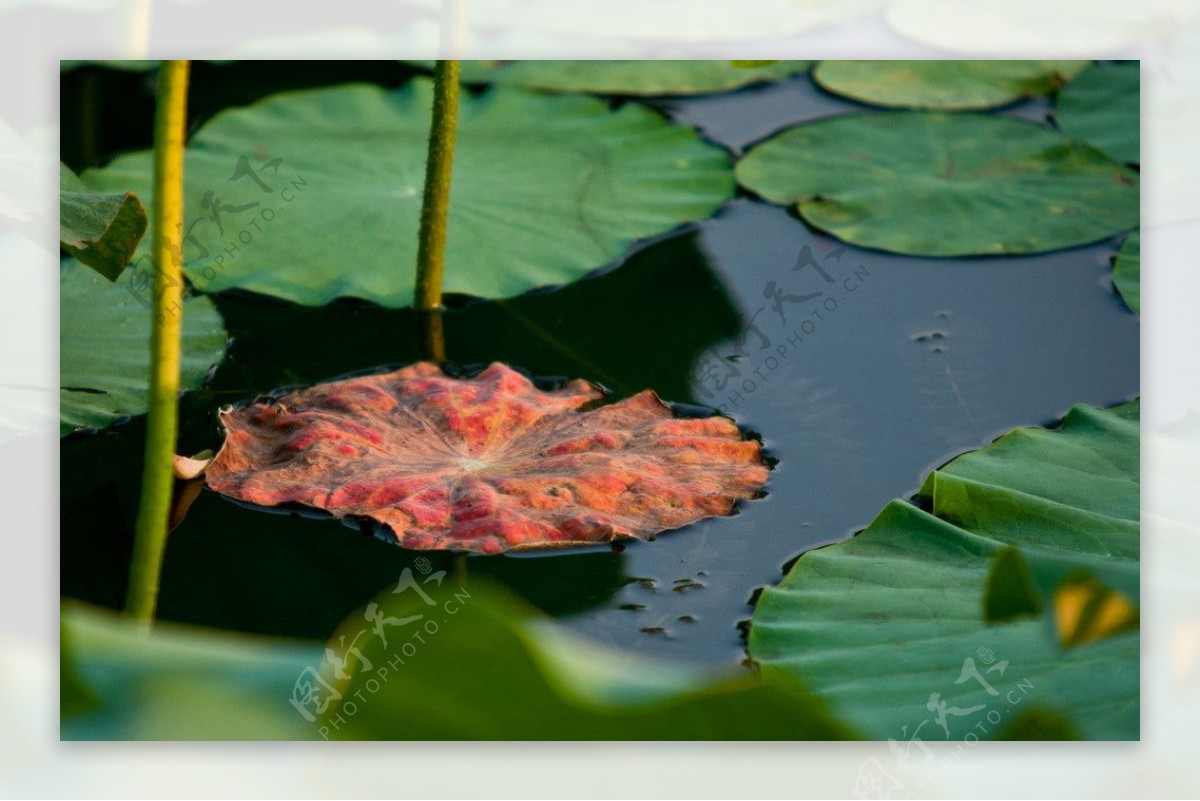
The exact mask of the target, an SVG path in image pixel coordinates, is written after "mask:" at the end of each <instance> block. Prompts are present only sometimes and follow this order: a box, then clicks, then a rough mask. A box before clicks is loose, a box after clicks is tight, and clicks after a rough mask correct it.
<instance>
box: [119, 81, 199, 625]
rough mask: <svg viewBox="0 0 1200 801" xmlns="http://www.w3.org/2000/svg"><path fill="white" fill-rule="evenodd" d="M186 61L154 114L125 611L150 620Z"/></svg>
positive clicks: (169, 481) (175, 317)
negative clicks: (146, 353)
mask: <svg viewBox="0 0 1200 801" xmlns="http://www.w3.org/2000/svg"><path fill="white" fill-rule="evenodd" d="M187 87H188V62H186V61H166V62H164V63H163V65H162V67H161V69H160V71H159V75H158V100H157V105H156V109H155V113H154V190H153V191H154V197H153V208H152V209H151V217H150V220H151V223H150V234H151V236H152V237H153V239H152V256H153V259H154V261H153V264H154V266H155V270H154V303H153V313H152V315H151V322H150V395H149V413H148V415H147V418H146V458H145V464H144V467H143V472H142V496H141V503H140V504H139V506H138V517H137V529H136V534H135V539H134V545H133V563H132V565H131V567H130V573H129V591H128V594H127V596H126V603H125V606H126V610H127V611H128V612H129V614H131V615H133V617H134V618H135V619H137V620H139V621H142V622H145V623H147V624H149V623H150V622H151V621H153V619H154V610H155V607H156V605H157V603H158V583H159V576H160V574H161V573H162V561H163V550H164V548H165V547H166V543H167V520H168V518H169V516H170V513H171V492H172V490H173V488H174V481H175V477H174V475H173V472H172V469H171V460H172V457H173V456H174V453H175V437H176V429H177V427H178V420H179V357H180V350H181V343H180V334H181V332H182V329H183V291H182V290H183V264H182V259H183V250H182V245H183V243H182V242H181V241H180V239H179V232H180V231H181V230H182V227H183V149H184V139H185V136H186V133H187Z"/></svg>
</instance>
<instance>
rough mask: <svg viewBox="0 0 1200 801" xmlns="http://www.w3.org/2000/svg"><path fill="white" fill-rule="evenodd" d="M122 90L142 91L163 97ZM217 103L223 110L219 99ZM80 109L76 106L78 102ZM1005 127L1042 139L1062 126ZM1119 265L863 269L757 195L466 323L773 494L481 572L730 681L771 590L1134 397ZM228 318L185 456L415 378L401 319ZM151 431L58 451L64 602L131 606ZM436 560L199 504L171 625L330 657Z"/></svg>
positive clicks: (243, 77) (744, 120)
mask: <svg viewBox="0 0 1200 801" xmlns="http://www.w3.org/2000/svg"><path fill="white" fill-rule="evenodd" d="M244 69H245V68H242V67H239V68H236V69H235V68H226V70H225V71H222V70H220V69H216V68H204V69H202V70H201V72H200V74H199V75H198V76H197V77H198V78H199V79H201V80H200V81H199V82H198V85H197V88H196V92H197V93H199V94H200V95H201V96H204V97H208V100H207V102H208V103H209V105H208V106H207V108H210V109H211V108H214V107H216V106H218V105H219V104H220V102H247V101H248V100H250V99H252V98H253V97H254V96H256V92H257V91H259V90H260V89H261V87H258V85H257V84H252V85H250V87H249V88H247V85H243V84H251V78H252V76H251V75H250V74H248V73H244V72H243V70H244ZM358 69H360V70H368V71H369V70H375V71H376V72H378V71H379V70H381V68H380V67H378V66H363V67H360V68H358ZM352 73H353V69H351V68H348V67H346V66H345V65H335V66H334V67H330V68H326V71H325V72H322V73H320V75H317V76H315V77H314V76H312V75H308V76H307V77H303V76H302V78H303V79H299V78H298V79H296V80H295V81H294V83H293V84H289V83H288V82H287V81H286V80H284V79H283V78H282V77H278V76H277V77H276V79H274V82H273V83H271V84H270V88H271V89H272V90H277V89H280V88H285V86H287V85H311V84H312V83H314V82H322V81H324V80H327V79H328V80H329V81H330V82H332V80H334V79H336V80H345V79H348V78H351V77H357V78H361V77H363V76H362V75H355V74H352ZM89 75H91V77H88V78H87V80H90V81H100V82H101V83H103V82H104V81H105V80H107V78H108V76H107V74H99V75H94V74H91V73H90V72H89ZM330 76H333V77H332V78H331V77H330ZM367 77H374V78H378V79H379V80H384V77H380V76H379V75H375V74H372V75H369V76H367ZM218 78H220V80H218ZM391 79H392V76H391V74H390V73H388V76H387V80H388V81H390V80H391ZM69 80H70V81H75V82H76V83H78V82H79V81H81V80H83V77H82V76H80V77H77V78H71V79H69ZM115 80H116V81H117V82H118V83H122V82H124V83H122V85H125V84H128V85H129V86H133V87H137V86H140V85H141V84H139V83H138V81H144V78H136V77H135V78H130V77H129V76H117V78H115ZM205 81H210V82H211V83H214V84H220V88H219V90H218V89H217V88H212V89H211V91H212V93H213V95H216V96H219V97H223V98H227V100H226V101H218V100H214V99H212V97H210V96H208V95H206V94H205V93H206V92H207V91H208V89H206V83H205ZM72 87H74V88H72ZM256 87H257V88H256ZM77 90H79V87H78V86H76V85H75V84H72V85H71V86H69V87H67V88H65V89H64V103H66V102H68V97H69V96H72V97H73V95H71V92H74V91H77ZM121 97H123V98H124V97H125V95H121ZM72 102H73V101H72ZM114 102H116V101H114ZM120 102H125V103H129V104H131V105H132V106H135V108H131V109H130V112H131V113H132V114H134V116H135V117H136V116H137V115H138V114H140V113H141V112H140V110H139V109H141V108H142V106H143V105H144V104H145V103H146V102H148V100H147V99H145V98H142V97H141V96H140V95H139V94H138V93H137V92H133V93H131V94H130V95H129V98H127V99H125V100H122V101H120ZM660 107H661V108H664V109H665V110H669V113H670V114H672V115H673V116H675V117H677V118H678V119H680V120H686V121H688V122H690V123H692V124H696V125H698V126H699V127H701V129H702V130H703V131H704V132H705V134H706V135H707V136H708V137H710V138H712V139H713V140H714V141H718V142H721V143H723V144H725V145H727V146H729V147H730V148H731V149H735V150H736V149H738V148H741V147H743V146H744V145H745V144H746V143H747V142H749V141H752V140H755V139H758V138H761V137H762V136H764V135H766V134H767V133H769V132H770V131H772V130H776V129H778V128H780V127H783V126H785V125H787V124H790V123H792V122H796V121H799V120H802V119H808V118H812V117H816V116H824V115H828V114H834V113H842V112H844V111H847V110H857V109H858V108H859V107H858V106H855V105H854V104H850V103H846V102H843V101H840V100H837V99H835V98H831V97H828V96H826V95H823V94H821V93H820V92H819V91H817V90H816V89H814V88H813V87H812V86H811V84H809V83H808V82H807V81H806V80H798V81H792V82H789V83H787V84H784V85H780V86H776V87H771V88H769V89H765V90H749V91H744V92H739V93H735V94H733V95H728V96H725V97H720V98H703V99H697V100H687V101H677V100H671V101H669V102H663V103H661V104H660ZM65 112H66V109H64V113H65ZM1003 113H1016V114H1020V115H1022V116H1028V117H1031V118H1040V117H1041V115H1042V113H1043V107H1042V106H1040V105H1038V104H1033V103H1029V104H1022V105H1020V106H1017V107H1014V108H1013V109H1008V110H1005V111H1004V112H1003ZM114 124H116V123H114ZM64 130H68V129H67V128H66V127H64ZM122 137H126V134H125V133H121V132H117V133H111V134H109V133H105V132H103V131H101V132H97V133H96V134H95V141H98V142H101V143H107V144H104V147H102V148H101V150H102V151H103V150H106V149H110V148H113V147H114V146H113V145H112V144H111V143H112V142H121V143H122V146H131V145H139V146H141V145H144V144H145V143H144V142H140V141H131V140H130V141H127V138H122ZM73 146H74V147H78V146H79V143H78V142H76V143H75V145H73ZM67 149H68V150H69V149H70V148H69V147H67ZM80 152H81V151H80ZM80 158H82V157H80ZM1114 247H1115V242H1105V243H1099V244H1096V245H1094V246H1089V247H1085V248H1078V249H1074V250H1070V251H1064V252H1059V253H1054V254H1050V255H1046V256H1035V257H1008V258H997V259H992V258H988V259H920V258H906V257H898V256H892V255H888V254H883V253H878V252H873V251H868V250H863V249H858V248H850V247H845V248H843V247H842V246H841V245H840V244H839V243H837V242H836V241H835V240H832V239H830V238H828V237H825V236H822V235H819V234H816V233H815V232H813V231H810V230H809V229H808V228H807V227H806V226H805V225H804V224H803V223H801V222H800V221H799V220H798V219H797V218H796V217H795V215H794V214H793V213H792V212H790V211H789V210H786V209H783V208H779V207H775V206H771V205H768V204H765V203H762V202H760V201H757V200H754V199H752V198H739V199H735V200H733V201H731V202H730V203H728V204H727V205H726V206H725V207H724V208H723V209H722V210H721V212H720V213H719V214H718V215H716V216H715V217H714V218H713V219H711V220H708V221H706V222H703V223H701V224H699V225H696V226H694V227H691V228H688V229H686V230H683V231H680V232H676V233H675V234H673V235H671V236H669V237H665V238H662V239H660V240H658V241H656V242H654V243H651V244H647V245H645V246H644V247H642V248H640V249H639V250H638V251H637V252H636V253H634V254H633V255H631V256H630V257H629V258H628V259H627V260H626V261H625V262H624V263H622V264H620V265H619V266H617V267H616V268H615V269H609V270H607V271H605V272H603V273H602V274H600V275H598V276H596V277H594V278H590V279H587V280H584V281H580V282H577V283H576V284H573V285H571V286H569V287H566V288H563V289H560V290H557V291H552V292H543V293H539V294H531V295H527V296H524V297H520V298H516V299H513V300H508V301H503V302H492V303H474V304H463V305H461V306H460V307H458V308H454V309H452V310H451V311H450V312H449V313H448V314H447V317H446V321H445V327H446V350H447V355H448V357H449V359H451V360H452V361H454V362H456V363H459V364H463V365H470V364H479V363H486V362H490V361H503V362H506V363H509V364H512V365H516V366H519V367H522V368H524V369H526V370H528V371H529V372H531V373H533V374H536V375H558V376H569V377H576V376H579V377H584V378H588V379H591V380H594V381H598V382H600V383H603V384H605V385H606V386H608V387H609V388H610V389H612V390H613V393H614V395H615V396H617V397H622V396H625V395H628V394H632V393H634V392H636V391H639V390H641V389H643V388H646V387H650V388H653V389H655V390H657V391H658V392H659V394H661V395H662V396H663V397H665V398H668V399H671V400H676V401H681V402H687V403H693V404H704V405H708V406H713V407H722V408H724V409H725V410H727V411H728V412H729V413H730V414H731V415H732V416H734V417H735V418H736V419H737V421H738V422H739V423H740V424H741V425H743V426H744V427H745V428H747V429H749V430H752V431H754V432H757V433H758V434H760V435H761V436H762V438H763V441H764V443H765V445H766V446H767V447H768V449H769V451H770V453H771V455H772V456H773V457H775V458H776V459H778V460H779V463H778V466H777V467H776V469H775V471H774V472H773V474H772V476H771V480H770V483H769V485H768V492H769V494H768V496H767V497H766V498H764V499H762V500H757V501H751V502H747V503H745V504H744V505H743V506H742V507H741V509H740V511H739V513H738V514H737V515H736V516H734V517H731V518H723V519H717V520H708V521H702V522H700V523H698V524H696V525H693V526H691V527H689V528H687V529H684V530H682V531H678V532H673V533H669V534H666V535H664V536H662V537H661V538H660V539H658V540H657V541H655V542H652V543H635V544H632V545H629V546H628V547H626V548H624V549H623V550H622V551H621V552H619V553H614V552H613V551H611V550H610V549H608V548H595V549H585V550H578V551H571V552H554V553H551V554H549V555H541V556H538V555H530V556H500V557H472V558H471V559H470V560H469V566H468V570H469V573H470V575H472V576H489V577H492V578H494V579H496V580H498V581H501V582H503V583H504V584H506V585H508V586H510V587H511V588H513V589H514V590H515V591H516V592H518V593H519V594H521V595H522V596H524V597H525V598H526V599H528V600H529V601H530V602H532V603H533V604H535V605H537V606H539V607H541V608H542V609H544V610H545V611H547V612H548V613H550V614H552V615H554V616H556V617H558V618H559V619H561V620H562V621H563V622H564V623H566V624H567V625H569V626H571V627H572V628H574V629H576V630H578V631H580V632H583V633H586V634H587V635H590V636H591V637H594V638H595V639H597V640H601V641H604V642H607V643H611V644H613V645H616V646H619V647H622V648H625V649H629V650H634V651H639V652H643V653H648V654H654V655H657V656H662V657H668V658H676V659H681V660H688V661H692V662H710V663H724V664H736V663H737V662H738V661H739V660H740V659H742V657H743V656H744V652H743V643H742V641H741V638H740V634H739V627H738V624H739V622H740V621H744V620H746V619H748V618H749V616H750V614H751V612H752V607H751V606H750V602H751V599H752V597H753V595H754V593H755V590H756V588H758V587H761V586H764V585H768V584H772V583H775V582H777V581H778V580H779V579H780V577H781V574H782V571H783V569H784V568H785V566H786V565H787V564H788V563H789V562H790V561H791V560H792V559H794V558H795V557H796V556H797V555H799V554H801V553H802V552H804V551H805V550H807V549H810V548H812V547H814V546H818V545H821V544H825V543H829V542H833V541H836V540H839V539H842V538H844V537H847V536H849V535H850V534H851V533H852V532H853V531H855V530H857V529H860V528H862V527H864V526H865V525H866V524H868V523H869V522H870V521H871V519H872V517H873V516H874V515H875V514H876V513H877V512H878V510H879V509H880V508H881V507H882V506H883V505H884V504H885V503H886V502H887V501H888V500H890V499H892V498H894V497H906V496H908V495H909V494H910V493H912V492H913V491H914V490H915V488H916V487H917V485H918V483H919V481H920V479H921V477H922V476H923V474H924V473H925V472H926V471H928V470H929V469H930V468H932V467H935V466H937V465H939V464H941V463H943V462H945V461H946V460H948V459H949V458H951V457H952V456H954V455H956V454H958V453H961V452H962V451H964V450H968V449H972V448H975V447H978V446H980V445H982V444H985V443H986V442H988V441H989V440H990V439H992V438H994V437H995V436H997V435H999V434H1001V433H1003V432H1004V431H1005V430H1007V429H1010V428H1012V427H1014V426H1018V425H1036V424H1045V423H1049V422H1051V421H1053V420H1055V419H1057V418H1058V417H1060V416H1061V415H1062V414H1063V413H1064V412H1065V411H1066V410H1067V409H1068V408H1069V407H1070V405H1072V404H1073V403H1077V402H1086V403H1091V404H1094V405H1110V404H1115V403H1118V402H1122V401H1124V400H1127V399H1129V398H1131V397H1133V396H1134V395H1136V394H1137V392H1138V340H1139V337H1138V323H1137V318H1136V317H1135V316H1134V315H1132V314H1131V313H1129V312H1127V311H1126V310H1125V309H1124V307H1123V306H1122V304H1121V302H1120V300H1119V299H1118V298H1117V297H1116V296H1115V295H1114V294H1113V293H1112V291H1111V289H1110V287H1109V284H1108V274H1109V259H1110V258H1111V255H1112V253H1113V251H1114ZM827 279H828V280H827ZM817 293H820V294H817ZM217 303H218V305H219V307H220V309H221V312H222V314H223V316H224V318H225V322H226V327H227V328H228V330H229V333H230V335H231V337H232V339H233V344H232V346H231V349H230V353H229V357H228V359H227V360H226V362H225V363H223V364H222V365H221V367H220V369H219V370H218V371H217V373H216V375H215V377H214V380H213V381H212V382H211V383H210V385H208V386H207V387H206V388H205V389H203V390H201V391H198V392H194V393H191V394H189V395H188V396H186V398H185V400H184V404H183V420H182V434H181V443H180V450H181V451H183V452H194V451H198V450H201V449H203V448H208V447H215V446H216V445H218V443H219V433H218V431H217V428H216V425H215V419H214V410H215V409H216V408H217V407H218V406H220V405H222V404H225V403H232V402H236V401H239V400H244V399H247V398H250V397H253V396H255V395H256V394H259V393H262V392H265V391H268V390H270V389H272V388H275V387H279V386H283V385H291V384H308V383H313V382H317V381H322V380H326V379H329V378H332V377H336V376H339V375H342V374H345V373H348V372H354V371H360V370H364V369H371V368H375V367H378V366H380V365H386V364H396V365H398V364H401V363H404V362H407V361H412V360H415V359H418V358H421V353H420V351H419V348H418V344H417V342H418V338H417V336H416V335H415V331H416V322H415V320H414V317H413V315H412V314H411V313H410V312H408V311H403V310H402V311H388V310H383V309H379V308H375V307H372V306H368V305H365V304H356V303H345V304H335V305H333V306H330V307H326V308H320V309H311V308H303V307H295V306H290V305H287V304H284V303H278V302H273V301H270V300H267V299H263V298H258V297H251V296H244V295H228V296H221V297H218V298H217ZM143 433H144V421H143V420H142V419H136V420H133V421H130V422H129V423H126V424H124V425H121V426H117V427H114V428H112V429H109V430H107V431H104V432H101V433H99V434H95V435H77V436H73V437H70V438H67V439H66V440H64V441H63V443H62V453H61V456H62V459H61V470H62V518H61V526H62V557H61V565H62V567H61V573H62V592H63V594H64V595H68V596H72V597H78V598H83V599H86V600H89V601H93V602H97V603H101V604H107V605H110V606H119V605H120V604H121V602H122V599H123V596H124V584H125V576H126V570H127V565H128V560H129V553H130V550H131V543H132V527H133V520H134V517H135V514H136V505H137V483H138V476H139V473H140V462H141V450H142V447H143ZM416 555H417V554H415V553H413V552H408V551H404V550H402V549H400V548H397V547H395V546H391V545H389V544H387V543H384V542H381V541H379V540H377V539H374V538H372V537H371V536H370V535H367V534H363V533H361V532H359V531H358V530H356V529H352V528H349V527H346V526H343V525H341V524H339V523H337V522H334V521H332V520H327V519H315V518H311V517H298V516H289V515H281V514H268V513H264V512H261V511H257V510H252V509H246V508H243V507H241V506H237V505H235V504H233V503H230V502H228V501H226V500H224V499H222V498H221V497H219V496H216V495H215V494H213V493H210V492H205V493H203V494H202V495H201V496H200V498H199V499H198V500H197V501H196V503H195V504H194V505H193V506H192V508H191V510H190V512H189V514H188V516H187V518H186V520H185V521H184V522H183V524H182V525H181V526H180V527H179V528H178V529H177V530H176V531H175V532H174V533H173V534H172V535H171V539H170V543H169V546H168V549H167V553H166V562H165V567H164V575H163V587H162V596H161V601H160V611H161V615H162V616H163V617H164V618H169V619H172V620H180V621H187V622H191V623H198V624H204V625H210V626H220V627H225V628H232V629H239V630H245V631H253V632H262V633H272V634H286V635H296V636H303V637H316V638H323V637H325V636H326V635H328V634H329V633H330V632H331V631H332V629H333V628H334V627H335V626H336V624H337V623H338V622H339V621H340V620H341V619H342V618H343V617H345V616H346V615H348V614H349V613H351V612H353V611H354V609H355V608H356V607H358V606H360V605H362V604H364V603H365V602H366V601H367V600H368V599H370V598H371V597H372V596H373V595H375V594H377V593H378V592H380V591H382V590H384V589H385V588H387V587H388V586H389V585H393V584H394V583H395V581H396V578H397V577H398V576H399V574H400V571H401V570H402V569H403V568H404V567H407V566H410V565H411V564H412V561H413V559H414V557H415V556H416ZM432 558H433V559H434V561H435V562H436V561H439V560H440V561H442V562H448V560H447V559H445V558H444V557H440V556H434V557H432Z"/></svg>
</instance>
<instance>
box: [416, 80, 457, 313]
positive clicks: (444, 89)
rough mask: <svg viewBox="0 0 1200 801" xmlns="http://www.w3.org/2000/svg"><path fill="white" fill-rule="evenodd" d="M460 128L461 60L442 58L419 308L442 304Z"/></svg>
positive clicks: (420, 253) (424, 211)
mask: <svg viewBox="0 0 1200 801" xmlns="http://www.w3.org/2000/svg"><path fill="white" fill-rule="evenodd" d="M457 131H458V62H457V61H439V62H437V67H436V68H435V69H434V73H433V124H432V125H431V126H430V129H429V153H428V156H427V157H426V160H425V195H424V197H423V199H422V202H421V232H420V236H419V239H418V242H417V289H416V297H415V299H414V300H415V304H416V307H417V309H418V310H423V311H432V310H440V309H441V308H442V273H443V272H444V270H445V266H446V265H445V262H446V217H447V210H448V209H449V207H450V177H451V173H452V171H453V169H454V137H455V134H456V133H457Z"/></svg>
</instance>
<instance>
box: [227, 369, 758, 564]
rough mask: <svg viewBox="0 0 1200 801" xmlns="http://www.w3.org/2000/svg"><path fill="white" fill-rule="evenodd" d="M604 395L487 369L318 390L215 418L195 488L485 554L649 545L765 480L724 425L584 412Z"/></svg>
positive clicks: (626, 412)
mask: <svg viewBox="0 0 1200 801" xmlns="http://www.w3.org/2000/svg"><path fill="white" fill-rule="evenodd" d="M603 397H604V393H603V391H601V390H600V389H599V388H598V387H596V386H595V385H593V384H590V383H588V382H586V381H582V380H576V381H571V382H570V383H568V384H566V385H565V386H563V387H561V388H559V389H556V390H553V391H542V390H540V389H538V388H537V387H535V386H534V385H533V383H532V382H531V381H529V379H527V378H525V377H524V376H522V375H521V374H520V373H518V372H516V371H514V370H511V369H509V368H507V367H505V366H503V365H501V364H493V365H491V366H490V367H488V368H487V369H486V370H484V371H483V372H482V373H480V374H479V375H478V376H476V377H475V378H471V379H459V378H453V377H450V376H447V375H445V374H444V373H443V372H442V371H441V370H440V369H439V368H438V367H437V366H436V365H434V364H432V363H429V362H421V363H418V364H414V365H410V366H409V367H405V368H404V369H402V370H398V371H396V372H393V373H389V374H386V375H374V376H366V377H362V378H352V379H347V380H344V381H335V382H332V383H329V384H321V385H318V386H315V387H312V388H310V389H305V390H300V391H297V392H292V393H289V394H287V395H283V396H282V397H279V398H277V399H275V400H274V401H273V402H258V403H255V404H252V405H250V406H247V407H245V408H242V409H238V410H230V411H224V412H222V414H221V420H222V422H223V423H224V425H225V428H226V439H225V445H224V447H223V448H222V449H221V451H220V453H218V454H217V457H216V459H215V460H214V461H213V463H212V464H211V465H210V466H209V468H208V472H207V479H208V485H209V486H210V487H212V488H213V489H215V490H216V491H218V492H220V493H222V494H224V495H227V496H229V497H232V498H235V499H238V500H242V501H247V502H250V503H255V504H259V505H263V506H276V505H279V504H286V503H298V504H303V505H306V506H312V507H316V508H319V509H324V510H326V511H328V512H331V513H332V514H333V515H334V516H335V517H346V516H354V517H363V518H371V519H374V520H377V521H379V522H380V523H383V524H384V525H385V526H387V527H388V528H390V529H391V531H392V532H393V533H394V534H395V537H396V540H397V541H398V542H399V544H400V545H403V546H404V547H406V548H416V549H454V550H467V551H478V552H482V553H498V552H500V551H506V550H510V549H519V548H547V547H557V546H567V545H581V544H586V543H596V542H608V541H611V540H613V539H616V538H621V537H636V538H638V539H649V538H651V537H652V536H653V535H655V534H657V533H658V532H660V531H664V530H666V529H672V528H679V527H680V526H685V525H687V524H689V523H693V522H695V521H697V520H700V519H701V518H705V517H711V516H714V515H726V514H730V513H731V511H732V510H733V505H734V502H735V501H736V500H737V499H739V498H749V497H751V496H753V495H754V494H755V493H756V492H758V491H759V490H760V489H761V488H762V486H763V483H764V482H765V481H766V479H767V467H766V466H765V465H764V463H763V459H762V453H761V449H760V447H759V444H758V443H757V442H753V441H750V440H746V439H744V438H743V437H742V434H741V432H740V431H739V430H738V428H737V426H736V425H734V423H733V422H732V421H730V420H728V419H727V418H724V417H709V418H706V419H680V418H676V417H675V416H674V415H673V414H672V412H671V410H670V409H669V408H668V407H667V405H666V404H664V403H663V402H662V401H661V400H659V398H658V396H657V395H655V394H654V393H653V392H651V391H649V390H647V391H644V392H641V393H639V394H637V395H634V396H633V397H631V398H628V399H626V400H623V401H621V402H619V403H613V404H610V405H606V406H601V407H599V408H595V409H591V408H590V407H591V406H594V405H595V404H596V403H597V402H599V401H600V400H601V399H602V398H603ZM585 407H586V408H585Z"/></svg>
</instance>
